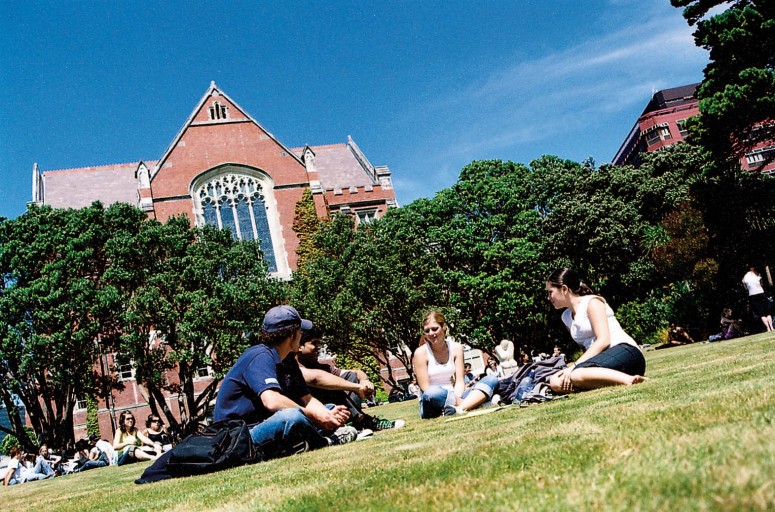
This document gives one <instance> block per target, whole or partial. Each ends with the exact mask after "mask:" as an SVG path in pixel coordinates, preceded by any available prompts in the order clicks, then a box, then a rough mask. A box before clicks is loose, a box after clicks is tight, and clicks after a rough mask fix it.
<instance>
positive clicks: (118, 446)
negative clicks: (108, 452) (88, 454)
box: [113, 429, 132, 450]
mask: <svg viewBox="0 0 775 512" xmlns="http://www.w3.org/2000/svg"><path fill="white" fill-rule="evenodd" d="M131 444H132V443H122V442H121V429H118V430H116V434H115V435H114V436H113V448H114V449H115V450H123V449H124V448H126V447H127V446H129V445H131Z"/></svg>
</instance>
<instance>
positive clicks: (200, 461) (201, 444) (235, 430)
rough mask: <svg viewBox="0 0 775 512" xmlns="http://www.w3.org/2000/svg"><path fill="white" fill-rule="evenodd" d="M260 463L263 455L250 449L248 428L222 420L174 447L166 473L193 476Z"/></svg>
mask: <svg viewBox="0 0 775 512" xmlns="http://www.w3.org/2000/svg"><path fill="white" fill-rule="evenodd" d="M262 459H263V456H262V454H260V453H259V452H258V451H257V450H256V448H255V447H254V446H253V442H252V441H251V439H250V429H249V428H248V426H247V424H246V423H245V422H244V421H242V420H225V421H219V422H216V423H213V424H211V425H209V426H208V427H206V428H205V429H204V430H203V431H201V432H196V433H194V434H191V435H190V436H188V437H186V438H185V439H183V440H182V441H181V442H180V443H179V444H177V445H176V446H174V447H173V448H172V450H171V451H170V455H169V459H168V460H167V470H168V471H169V472H170V473H172V474H174V475H181V476H183V475H196V474H201V473H209V472H211V471H219V470H221V469H226V468H233V467H236V466H242V465H244V464H252V463H253V462H258V461H259V460H262Z"/></svg>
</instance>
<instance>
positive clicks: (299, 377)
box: [214, 268, 646, 457]
mask: <svg viewBox="0 0 775 512" xmlns="http://www.w3.org/2000/svg"><path fill="white" fill-rule="evenodd" d="M546 292H547V299H548V300H549V302H550V303H551V304H552V305H553V306H554V307H555V309H563V310H565V311H564V312H563V315H562V320H563V322H564V323H565V325H566V326H567V328H568V330H569V331H570V334H571V337H572V338H573V340H574V341H575V342H576V343H578V344H579V345H580V346H581V347H582V348H583V349H584V354H583V355H582V356H581V357H580V358H579V359H578V361H576V364H575V365H574V366H573V367H566V366H565V365H564V364H563V365H562V366H561V367H558V368H557V369H556V371H552V372H550V373H544V374H543V378H544V379H545V380H546V381H547V384H548V386H549V387H550V388H551V390H552V391H553V392H554V393H558V394H563V393H571V392H575V391H583V390H588V389H595V388H600V387H604V386H613V385H631V384H638V383H640V382H643V381H644V380H646V378H645V377H644V373H645V371H646V361H645V359H644V357H643V354H642V352H641V350H640V348H639V347H638V344H637V343H636V342H635V341H634V340H633V339H632V338H631V337H630V336H629V335H627V333H625V332H624V330H623V329H622V328H621V326H620V325H619V322H618V321H617V320H616V317H615V316H614V313H613V311H612V310H611V307H610V306H609V305H608V304H607V303H606V301H605V299H603V298H602V297H600V296H599V295H596V294H594V293H593V292H592V290H590V288H589V287H588V286H587V285H585V284H584V283H583V282H582V281H581V280H580V279H579V277H578V275H577V274H576V273H575V272H574V271H572V270H570V269H567V268H566V269H561V270H558V271H556V272H554V273H552V275H550V276H549V278H548V279H547V283H546ZM422 328H423V332H424V334H423V336H422V340H421V341H422V344H421V345H420V346H419V348H418V349H417V350H416V351H415V352H414V356H413V366H414V371H415V375H416V378H417V386H418V388H419V390H418V392H419V398H420V400H419V404H420V416H421V417H422V418H434V417H438V416H443V415H453V414H460V413H465V412H467V411H470V410H473V409H475V408H477V407H479V406H480V405H482V404H484V403H486V402H488V401H490V400H492V398H493V395H495V394H496V391H497V390H498V389H499V388H500V387H502V386H503V385H504V380H506V379H499V378H498V372H497V369H495V368H494V369H493V371H491V372H489V373H488V374H487V375H485V376H484V377H483V378H480V379H473V378H471V376H469V379H468V385H466V371H465V361H464V356H463V347H462V345H460V344H459V343H456V342H454V341H452V340H451V339H449V332H448V325H447V323H446V320H445V318H444V315H443V314H442V313H440V312H439V311H430V312H428V313H427V314H426V315H425V317H424V319H423V325H422ZM319 346H320V332H319V331H318V330H317V329H316V328H315V327H314V326H313V324H312V322H310V321H309V320H306V319H303V318H301V316H300V315H299V313H298V311H296V309H294V308H293V307H291V306H287V305H284V306H277V307H274V308H272V309H271V310H269V311H268V312H267V313H266V315H265V317H264V320H263V323H262V327H261V331H260V335H259V339H258V343H257V344H255V345H253V346H251V347H249V348H248V349H247V350H246V351H245V352H244V353H243V354H242V355H241V356H240V357H239V359H238V360H237V362H236V363H235V364H234V366H233V367H232V368H231V370H229V372H228V374H227V375H226V377H225V378H224V381H223V383H222V385H221V388H220V390H219V392H218V397H217V399H216V405H215V418H214V419H215V420H216V421H221V420H229V419H240V420H244V421H245V422H246V423H247V424H248V425H251V429H250V432H251V438H252V440H253V443H254V444H255V445H256V446H257V447H259V448H260V449H261V451H262V452H263V453H264V455H265V456H267V457H279V456H285V455H290V454H294V453H300V452H304V451H307V450H312V449H316V448H322V447H326V446H332V445H338V444H343V443H347V442H350V441H354V440H357V439H363V438H366V437H369V436H370V435H371V434H372V433H373V431H375V430H384V429H390V428H400V427H401V426H403V424H404V422H403V421H402V420H397V421H395V422H391V421H389V420H384V419H380V418H375V417H371V416H369V415H368V414H365V413H364V412H363V411H362V410H361V408H360V400H362V399H363V398H364V397H367V396H368V395H369V394H370V393H372V392H373V389H374V387H373V384H372V383H371V382H369V380H368V377H367V376H366V375H365V374H364V373H363V372H360V371H354V370H350V371H347V370H340V369H338V368H336V367H334V366H332V365H327V364H322V363H320V362H319V361H318V356H319ZM555 355H556V358H557V359H559V358H562V354H561V351H560V350H559V349H558V350H557V351H556V354H555Z"/></svg>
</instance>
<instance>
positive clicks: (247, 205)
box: [196, 173, 277, 272]
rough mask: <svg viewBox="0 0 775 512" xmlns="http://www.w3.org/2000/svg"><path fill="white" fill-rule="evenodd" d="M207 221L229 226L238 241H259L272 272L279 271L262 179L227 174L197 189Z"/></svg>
mask: <svg viewBox="0 0 775 512" xmlns="http://www.w3.org/2000/svg"><path fill="white" fill-rule="evenodd" d="M196 198H197V199H198V201H199V206H200V208H201V212H202V218H203V220H204V223H205V224H208V225H210V226H217V227H218V228H219V229H229V230H230V231H231V233H232V236H233V237H234V238H235V239H238V240H257V241H258V242H259V244H260V246H261V251H262V252H263V253H264V260H265V261H266V263H267V265H268V267H269V271H270V272H276V271H277V261H276V258H275V254H274V247H273V245H272V235H271V232H270V229H269V221H268V219H267V207H266V201H265V198H264V194H263V189H262V187H261V182H260V181H259V179H257V178H255V177H253V176H247V175H242V174H235V173H227V174H221V175H218V176H215V177H213V178H211V179H209V180H208V181H206V182H205V183H203V184H202V185H200V186H199V188H198V189H197V190H196Z"/></svg>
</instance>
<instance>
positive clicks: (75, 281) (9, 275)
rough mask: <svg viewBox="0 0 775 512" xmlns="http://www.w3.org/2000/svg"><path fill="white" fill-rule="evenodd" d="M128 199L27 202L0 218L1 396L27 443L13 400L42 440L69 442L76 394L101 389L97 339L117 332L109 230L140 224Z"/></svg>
mask: <svg viewBox="0 0 775 512" xmlns="http://www.w3.org/2000/svg"><path fill="white" fill-rule="evenodd" d="M144 218H145V215H144V214H143V213H142V212H141V211H140V210H137V209H136V208H132V207H129V206H128V205H113V206H111V207H110V208H108V209H107V210H106V209H104V208H103V207H102V205H101V204H99V203H94V204H93V205H92V206H91V207H88V208H83V209H80V210H60V209H52V208H50V207H37V206H34V205H33V206H30V207H29V208H28V210H27V212H25V213H24V214H23V215H21V216H20V217H18V218H17V219H15V220H7V221H4V222H3V223H1V224H0V275H2V278H3V282H2V288H0V325H2V326H3V330H2V332H0V361H2V365H3V368H2V374H1V375H0V380H1V381H2V386H0V396H2V400H3V402H4V404H5V405H6V407H7V408H8V412H9V415H10V416H11V420H12V422H13V424H14V429H13V430H14V434H15V435H16V437H17V438H18V439H19V441H20V442H21V443H22V444H23V445H24V446H25V447H27V448H30V447H31V446H30V444H31V440H30V438H29V437H28V436H27V435H26V433H25V431H24V429H23V428H22V425H21V420H20V418H19V415H18V409H17V407H16V403H15V398H14V397H17V398H18V399H19V400H21V402H23V403H24V406H25V408H26V412H27V417H28V418H29V421H30V423H31V424H32V427H33V429H34V430H35V432H36V433H37V434H38V436H39V437H40V441H41V442H43V443H46V444H49V445H52V446H55V447H58V448H63V447H65V446H66V445H68V444H70V443H72V442H73V441H74V439H73V408H74V406H75V402H76V398H77V397H81V398H85V397H86V396H89V395H91V394H94V393H100V392H101V391H102V390H103V389H104V387H103V386H102V385H101V384H100V375H98V374H97V372H95V371H94V368H95V363H96V361H97V356H98V344H97V343H96V340H98V339H103V340H110V339H114V338H116V337H117V336H118V333H119V332H120V329H119V326H118V312H119V309H118V308H119V306H120V303H119V300H118V295H117V293H116V290H115V289H114V288H113V287H112V286H110V285H109V284H108V283H106V282H105V281H104V280H103V274H104V269H105V268H106V267H107V265H108V264H109V261H108V257H107V255H106V253H105V245H106V241H107V240H108V238H109V237H110V236H112V235H114V234H117V233H127V232H129V233H131V232H134V231H136V230H137V229H138V227H139V225H140V224H141V222H142V220H143V219H144Z"/></svg>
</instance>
